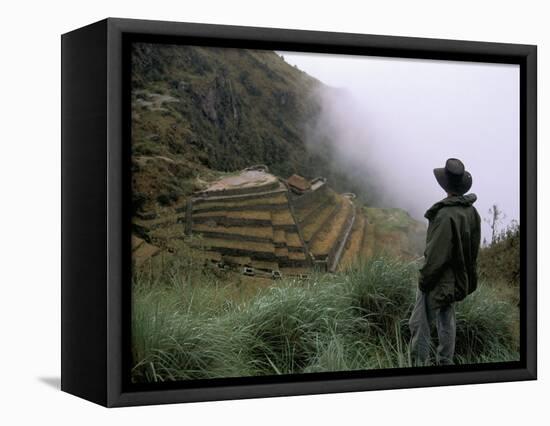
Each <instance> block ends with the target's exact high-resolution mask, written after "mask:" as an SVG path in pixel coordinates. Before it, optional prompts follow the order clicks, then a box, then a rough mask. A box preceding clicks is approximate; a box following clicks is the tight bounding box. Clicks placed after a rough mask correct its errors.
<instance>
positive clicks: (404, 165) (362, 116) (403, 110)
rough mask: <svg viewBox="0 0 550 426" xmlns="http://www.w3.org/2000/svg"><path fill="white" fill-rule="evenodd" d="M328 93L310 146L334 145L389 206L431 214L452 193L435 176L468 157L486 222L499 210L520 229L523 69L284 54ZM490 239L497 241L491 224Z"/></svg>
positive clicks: (343, 164) (338, 161)
mask: <svg viewBox="0 0 550 426" xmlns="http://www.w3.org/2000/svg"><path fill="white" fill-rule="evenodd" d="M279 53H280V54H282V55H283V56H284V58H285V60H286V61H287V62H288V63H290V64H292V65H296V66H297V67H298V68H300V69H301V70H303V71H305V72H307V73H308V74H309V75H311V76H313V77H315V78H317V79H318V80H320V81H321V82H322V83H324V85H325V87H324V88H323V89H322V90H320V91H319V93H317V94H316V95H317V96H318V97H319V100H320V102H321V105H322V112H321V116H320V117H319V120H318V121H317V122H316V123H315V125H314V126H313V130H312V131H309V132H307V134H306V140H307V144H308V147H309V148H310V149H315V145H316V144H317V143H319V141H320V140H322V139H323V138H324V140H329V141H331V142H330V143H331V144H332V145H333V147H332V148H333V149H332V151H333V152H334V165H335V167H338V168H340V169H343V170H346V171H348V172H349V173H350V175H353V176H354V177H355V178H358V179H360V180H361V179H363V180H364V181H365V187H369V188H375V189H374V192H375V193H374V194H372V197H371V198H372V199H374V200H375V204H376V205H378V206H381V207H398V208H402V209H405V210H407V211H408V212H409V213H410V214H411V216H413V217H414V218H416V219H418V220H421V221H425V219H424V213H425V211H426V210H427V209H428V208H429V207H430V206H431V205H432V204H433V203H435V202H437V201H439V200H440V199H442V198H444V197H445V196H446V194H445V193H444V191H443V190H442V189H441V187H439V185H438V184H437V182H436V180H435V178H434V175H433V169H434V168H435V167H443V166H444V165H445V161H446V159H447V158H450V157H455V158H460V159H461V160H462V161H463V162H464V164H465V166H466V169H467V170H468V171H469V172H470V173H471V174H472V176H473V185H472V188H471V190H470V193H472V192H473V193H475V194H477V196H478V201H477V202H476V203H475V206H476V208H477V209H478V211H479V214H480V215H481V217H482V218H488V217H489V214H488V210H489V208H490V207H491V206H492V205H493V204H497V205H498V206H499V208H500V209H501V210H502V211H503V212H504V213H505V215H506V217H505V219H504V222H503V223H502V225H501V227H504V226H506V225H507V224H509V223H510V221H512V220H517V221H518V222H519V143H520V142H519V140H520V139H519V66H517V65H508V64H487V63H471V62H454V61H434V60H412V59H393V58H391V59H388V58H377V57H357V56H348V55H328V54H304V53H296V52H279ZM482 233H483V237H484V238H486V239H487V240H490V229H489V225H488V224H487V223H485V222H484V223H483V224H482Z"/></svg>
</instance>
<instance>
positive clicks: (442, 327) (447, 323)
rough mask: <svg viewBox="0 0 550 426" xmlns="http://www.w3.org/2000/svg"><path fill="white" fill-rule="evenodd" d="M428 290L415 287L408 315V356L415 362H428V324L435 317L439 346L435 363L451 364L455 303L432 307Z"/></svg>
mask: <svg viewBox="0 0 550 426" xmlns="http://www.w3.org/2000/svg"><path fill="white" fill-rule="evenodd" d="M429 299H430V298H429V294H427V293H424V292H422V291H421V290H420V289H418V290H417V291H416V303H415V305H414V308H413V311H412V314H411V317H410V319H409V328H410V329H411V335H412V336H411V356H412V362H413V365H414V366H424V365H429V363H430V349H431V325H432V323H433V322H434V320H435V326H436V328H437V337H438V343H439V344H438V346H437V350H436V363H437V364H438V365H452V364H453V357H454V353H455V342H456V318H455V308H454V304H452V303H451V304H449V305H447V306H443V307H440V308H436V309H434V308H433V306H430V305H431V303H430V300H429Z"/></svg>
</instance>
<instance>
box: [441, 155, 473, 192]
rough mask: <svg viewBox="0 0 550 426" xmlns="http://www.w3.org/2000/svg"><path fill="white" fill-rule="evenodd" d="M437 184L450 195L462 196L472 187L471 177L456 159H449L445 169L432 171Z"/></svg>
mask: <svg viewBox="0 0 550 426" xmlns="http://www.w3.org/2000/svg"><path fill="white" fill-rule="evenodd" d="M434 175H435V178H436V179H437V183H439V185H441V187H442V188H443V189H444V190H445V191H447V192H448V193H451V194H458V195H463V194H465V193H466V192H468V190H469V189H470V188H471V187H472V175H471V174H470V173H469V172H467V171H466V168H465V167H464V164H463V163H462V161H460V160H459V159H457V158H449V159H448V160H447V162H446V163H445V167H441V168H437V169H434Z"/></svg>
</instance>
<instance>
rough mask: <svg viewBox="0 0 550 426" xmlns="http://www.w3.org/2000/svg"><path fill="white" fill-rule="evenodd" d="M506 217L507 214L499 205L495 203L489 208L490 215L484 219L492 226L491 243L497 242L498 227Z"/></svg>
mask: <svg viewBox="0 0 550 426" xmlns="http://www.w3.org/2000/svg"><path fill="white" fill-rule="evenodd" d="M505 218H506V215H505V214H504V212H503V211H502V210H500V208H499V207H498V205H496V204H493V206H492V207H491V208H490V209H489V217H488V218H485V219H483V220H484V221H485V222H486V223H487V224H488V225H489V227H490V228H491V244H494V243H495V242H496V239H497V236H498V228H499V226H500V225H501V224H502V221H503V220H504V219H505Z"/></svg>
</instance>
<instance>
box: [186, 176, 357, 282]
mask: <svg viewBox="0 0 550 426" xmlns="http://www.w3.org/2000/svg"><path fill="white" fill-rule="evenodd" d="M353 199H354V195H353V194H344V195H341V194H338V193H336V192H335V191H333V190H332V189H331V188H330V187H329V186H328V185H327V182H326V180H325V179H322V178H317V179H314V180H312V181H309V180H307V179H305V178H303V177H302V176H298V175H293V176H291V177H290V178H288V179H287V180H284V179H281V178H278V177H277V176H275V175H273V174H270V173H269V171H268V169H267V167H266V166H256V167H251V168H248V169H245V170H243V171H242V172H240V173H237V174H234V175H230V176H227V177H224V178H221V179H219V180H218V181H216V182H214V183H212V184H211V185H209V186H208V187H207V188H206V189H204V190H203V191H201V192H199V193H197V194H196V196H194V197H192V198H191V199H190V200H188V202H187V206H186V214H185V232H186V234H187V235H189V236H199V237H198V238H196V239H192V241H193V242H192V244H193V245H194V246H195V247H196V248H199V249H201V250H202V251H203V252H204V253H205V256H206V258H207V259H208V260H209V261H211V262H212V263H213V264H215V265H217V266H218V267H220V268H231V269H238V270H240V271H241V272H242V273H243V274H245V275H259V276H270V277H272V278H278V277H281V276H303V275H307V274H308V273H309V272H311V271H312V269H313V268H317V269H319V270H321V271H329V272H332V271H335V270H337V269H338V268H339V267H341V266H342V265H343V264H344V263H351V262H352V261H353V260H354V258H355V257H356V256H357V255H358V254H359V253H360V252H361V250H362V249H363V247H364V246H365V241H364V240H365V233H366V218H365V216H364V215H363V214H359V213H358V211H357V210H358V209H357V208H356V206H355V203H354V201H353Z"/></svg>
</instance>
